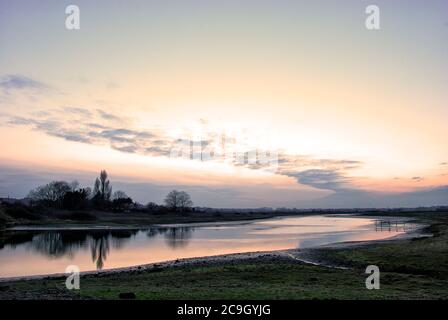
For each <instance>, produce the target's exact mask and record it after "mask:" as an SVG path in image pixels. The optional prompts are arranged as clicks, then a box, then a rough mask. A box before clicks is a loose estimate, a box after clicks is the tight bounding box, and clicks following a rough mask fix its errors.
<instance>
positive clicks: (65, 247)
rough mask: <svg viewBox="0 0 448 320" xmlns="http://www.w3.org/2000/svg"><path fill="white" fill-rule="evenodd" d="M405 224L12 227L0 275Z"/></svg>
mask: <svg viewBox="0 0 448 320" xmlns="http://www.w3.org/2000/svg"><path fill="white" fill-rule="evenodd" d="M407 227H408V226H407V225H406V224H403V223H400V224H397V225H396V224H395V223H392V224H382V225H380V224H378V223H377V222H375V220H373V219H367V218H355V217H327V216H308V217H284V218H276V219H269V220H259V221H253V222H237V223H235V222H233V223H232V222H231V223H201V224H194V225H191V224H189V225H176V226H161V227H154V228H150V229H142V230H88V231H86V230H57V231H10V232H7V233H6V234H5V238H6V240H4V241H3V243H1V244H0V277H15V276H25V275H41V274H52V273H64V272H65V268H66V267H67V266H68V265H71V264H75V265H78V266H79V267H80V269H81V270H82V271H88V270H95V269H109V268H118V267H126V266H133V265H138V264H145V263H151V262H161V261H167V260H174V259H178V258H189V257H200V256H211V255H219V254H226V253H239V252H250V251H266V250H280V249H291V248H309V247H315V246H320V245H324V244H328V243H335V242H343V241H361V240H375V239H385V238H388V237H392V236H395V235H397V234H400V233H403V232H405V231H406V230H405V229H406V228H407Z"/></svg>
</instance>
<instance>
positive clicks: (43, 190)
mask: <svg viewBox="0 0 448 320" xmlns="http://www.w3.org/2000/svg"><path fill="white" fill-rule="evenodd" d="M77 186H78V182H76V181H74V182H72V183H68V182H66V181H52V182H50V183H48V184H46V185H43V186H39V187H37V188H36V189H33V190H31V191H30V193H29V194H28V198H30V199H31V200H34V201H40V202H47V203H48V204H52V205H56V206H61V205H62V200H63V199H64V196H65V194H66V193H67V192H72V191H75V189H76V188H77Z"/></svg>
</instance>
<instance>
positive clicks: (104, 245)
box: [89, 235, 109, 270]
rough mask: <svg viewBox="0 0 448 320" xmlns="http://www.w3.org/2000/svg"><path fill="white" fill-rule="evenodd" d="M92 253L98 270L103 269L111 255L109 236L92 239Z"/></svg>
mask: <svg viewBox="0 0 448 320" xmlns="http://www.w3.org/2000/svg"><path fill="white" fill-rule="evenodd" d="M89 242H90V252H91V254H92V261H93V262H95V264H96V268H97V269H98V270H101V269H103V266H104V261H106V259H107V254H108V253H109V235H105V236H100V237H96V236H93V237H91V238H90V241H89Z"/></svg>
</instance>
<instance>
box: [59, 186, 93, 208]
mask: <svg viewBox="0 0 448 320" xmlns="http://www.w3.org/2000/svg"><path fill="white" fill-rule="evenodd" d="M90 193H91V191H90V188H84V189H79V190H74V191H69V192H67V193H66V194H65V195H64V198H63V200H62V207H63V208H64V209H69V210H71V209H81V208H84V207H86V206H87V205H88V200H89V197H90Z"/></svg>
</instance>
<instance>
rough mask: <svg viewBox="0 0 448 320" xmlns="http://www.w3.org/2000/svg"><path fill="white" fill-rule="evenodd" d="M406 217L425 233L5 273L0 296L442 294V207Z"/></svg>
mask: <svg viewBox="0 0 448 320" xmlns="http://www.w3.org/2000/svg"><path fill="white" fill-rule="evenodd" d="M411 217H412V218H413V219H415V221H416V222H419V223H425V224H427V225H428V227H427V228H425V230H424V233H427V234H428V233H430V234H432V235H433V236H432V237H423V238H414V237H413V238H411V239H409V238H398V239H395V240H391V241H379V242H373V243H350V244H345V245H337V246H326V247H321V248H316V249H307V250H286V251H275V252H258V253H244V254H234V255H224V256H217V257H205V258H195V259H183V260H177V261H171V262H166V263H157V264H151V265H146V266H137V267H132V268H126V269H118V270H110V271H102V272H92V273H86V274H84V275H83V276H82V277H81V290H79V291H68V290H66V289H65V277H50V278H49V277H44V278H40V279H32V280H20V281H11V280H10V281H6V282H2V283H0V299H90V298H94V299H104V298H107V299H118V298H119V297H120V294H123V293H131V294H130V295H128V296H130V297H132V296H134V295H135V297H136V298H137V299H314V298H317V299H333V298H335V299H441V298H442V299H447V297H448V258H447V257H448V246H447V243H448V214H447V213H437V214H426V215H422V214H414V215H413V216H412V215H411ZM303 260H306V261H307V262H312V263H314V264H311V263H304V262H303ZM370 264H375V265H377V266H378V267H379V268H380V271H381V289H380V290H367V289H366V288H365V285H364V281H365V278H366V274H364V271H365V268H366V266H367V265H370ZM335 267H338V268H335Z"/></svg>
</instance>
